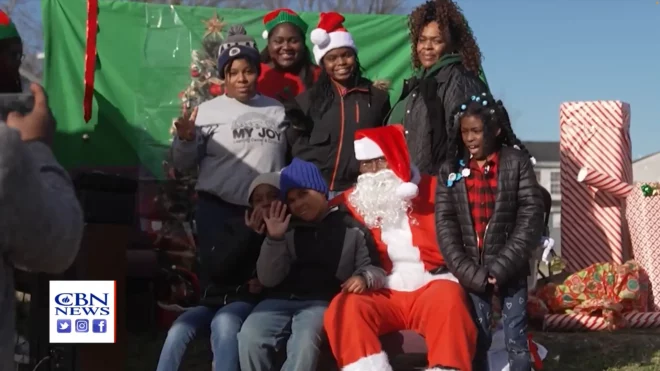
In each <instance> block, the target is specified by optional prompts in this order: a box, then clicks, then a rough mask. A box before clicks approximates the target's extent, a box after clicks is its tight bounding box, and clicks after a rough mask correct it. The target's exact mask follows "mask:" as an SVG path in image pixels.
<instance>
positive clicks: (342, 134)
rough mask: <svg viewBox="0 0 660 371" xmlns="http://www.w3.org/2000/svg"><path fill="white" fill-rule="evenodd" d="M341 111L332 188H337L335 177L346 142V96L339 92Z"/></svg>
mask: <svg viewBox="0 0 660 371" xmlns="http://www.w3.org/2000/svg"><path fill="white" fill-rule="evenodd" d="M339 112H341V120H340V123H339V125H340V126H339V145H338V146H337V157H335V168H334V169H333V170H332V178H330V190H331V191H334V190H335V178H336V177H337V170H338V168H339V158H340V157H341V149H342V148H341V147H343V144H344V120H345V117H344V116H345V113H344V96H343V95H341V92H339Z"/></svg>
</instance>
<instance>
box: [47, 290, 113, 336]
mask: <svg viewBox="0 0 660 371" xmlns="http://www.w3.org/2000/svg"><path fill="white" fill-rule="evenodd" d="M49 287H50V293H49V298H48V307H49V323H48V326H49V329H48V332H49V334H50V339H49V340H50V342H51V343H53V344H85V343H106V344H108V343H114V342H115V337H116V328H115V324H116V320H117V319H116V311H117V307H116V297H117V289H116V283H115V281H50V283H49ZM91 295H93V297H92V296H91ZM58 296H59V298H58ZM58 301H59V303H58ZM104 302H105V303H104ZM106 303H107V304H106ZM60 304H64V305H60ZM76 304H80V305H76ZM58 308H60V310H59V311H58V310H57V309H58ZM63 312H65V313H63ZM106 313H107V314H106ZM100 319H103V320H105V323H104V325H105V326H103V327H105V329H104V330H105V332H93V323H94V320H100ZM58 320H70V322H71V326H70V327H69V332H58V327H57V321H58ZM76 320H87V321H88V322H89V325H88V326H87V327H88V328H87V332H80V331H77V330H82V329H84V326H80V328H79V329H77V328H76ZM98 328H99V327H97V329H98Z"/></svg>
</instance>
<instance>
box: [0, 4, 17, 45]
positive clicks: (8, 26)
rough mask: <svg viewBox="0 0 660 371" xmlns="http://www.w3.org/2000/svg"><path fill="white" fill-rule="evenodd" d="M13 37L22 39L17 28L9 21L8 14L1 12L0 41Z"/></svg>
mask: <svg viewBox="0 0 660 371" xmlns="http://www.w3.org/2000/svg"><path fill="white" fill-rule="evenodd" d="M12 37H20V36H19V35H18V30H16V26H15V25H14V23H13V22H12V21H11V19H9V16H8V15H7V13H5V12H3V11H2V10H0V40H4V39H11V38H12Z"/></svg>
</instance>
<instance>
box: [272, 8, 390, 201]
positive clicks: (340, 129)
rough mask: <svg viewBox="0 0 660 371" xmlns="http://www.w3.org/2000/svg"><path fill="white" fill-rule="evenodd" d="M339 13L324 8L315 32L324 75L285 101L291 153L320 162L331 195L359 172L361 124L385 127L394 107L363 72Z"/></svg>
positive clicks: (313, 34)
mask: <svg viewBox="0 0 660 371" xmlns="http://www.w3.org/2000/svg"><path fill="white" fill-rule="evenodd" d="M343 22H344V17H343V16H342V15H340V14H339V13H334V12H329V13H322V14H321V18H320V20H319V24H318V27H317V28H316V29H315V30H313V31H312V33H311V39H312V42H313V43H314V49H313V52H314V58H315V59H316V63H318V64H319V66H321V75H320V76H319V79H318V81H317V82H316V83H315V84H314V85H313V86H312V88H311V89H308V90H306V91H305V92H304V93H302V94H301V95H299V96H298V97H297V98H296V104H297V111H298V114H296V113H295V112H294V111H296V109H291V104H285V106H287V107H286V108H287V115H288V117H289V119H290V120H291V121H292V128H291V130H289V132H288V133H287V138H288V141H289V144H290V145H291V155H292V157H298V158H300V159H302V160H305V161H309V162H311V163H313V164H314V165H316V166H317V167H318V168H319V169H320V170H321V173H322V174H323V177H324V179H325V181H326V182H327V184H328V187H329V188H330V196H329V197H330V198H333V197H334V196H335V195H337V194H338V193H340V192H343V191H345V190H346V189H348V188H350V187H352V186H353V184H354V183H355V181H356V180H357V177H358V175H359V174H360V172H359V165H358V161H357V160H356V159H355V152H354V150H353V140H354V138H353V136H354V135H355V131H356V130H357V129H363V128H371V127H377V126H382V125H383V123H384V121H385V116H386V115H387V112H389V110H390V101H389V96H388V94H387V92H386V91H384V90H382V89H379V88H376V87H375V86H374V85H373V83H372V82H371V81H370V80H368V79H366V78H364V77H363V76H362V72H361V70H360V62H359V60H358V56H357V48H356V46H355V43H354V42H353V38H352V36H351V34H350V33H349V32H348V31H347V30H346V29H345V28H344V26H343Z"/></svg>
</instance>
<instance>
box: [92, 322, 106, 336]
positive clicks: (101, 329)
mask: <svg viewBox="0 0 660 371" xmlns="http://www.w3.org/2000/svg"><path fill="white" fill-rule="evenodd" d="M106 331H108V326H107V324H106V322H105V320H104V319H95V320H92V332H95V333H105V332H106Z"/></svg>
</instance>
